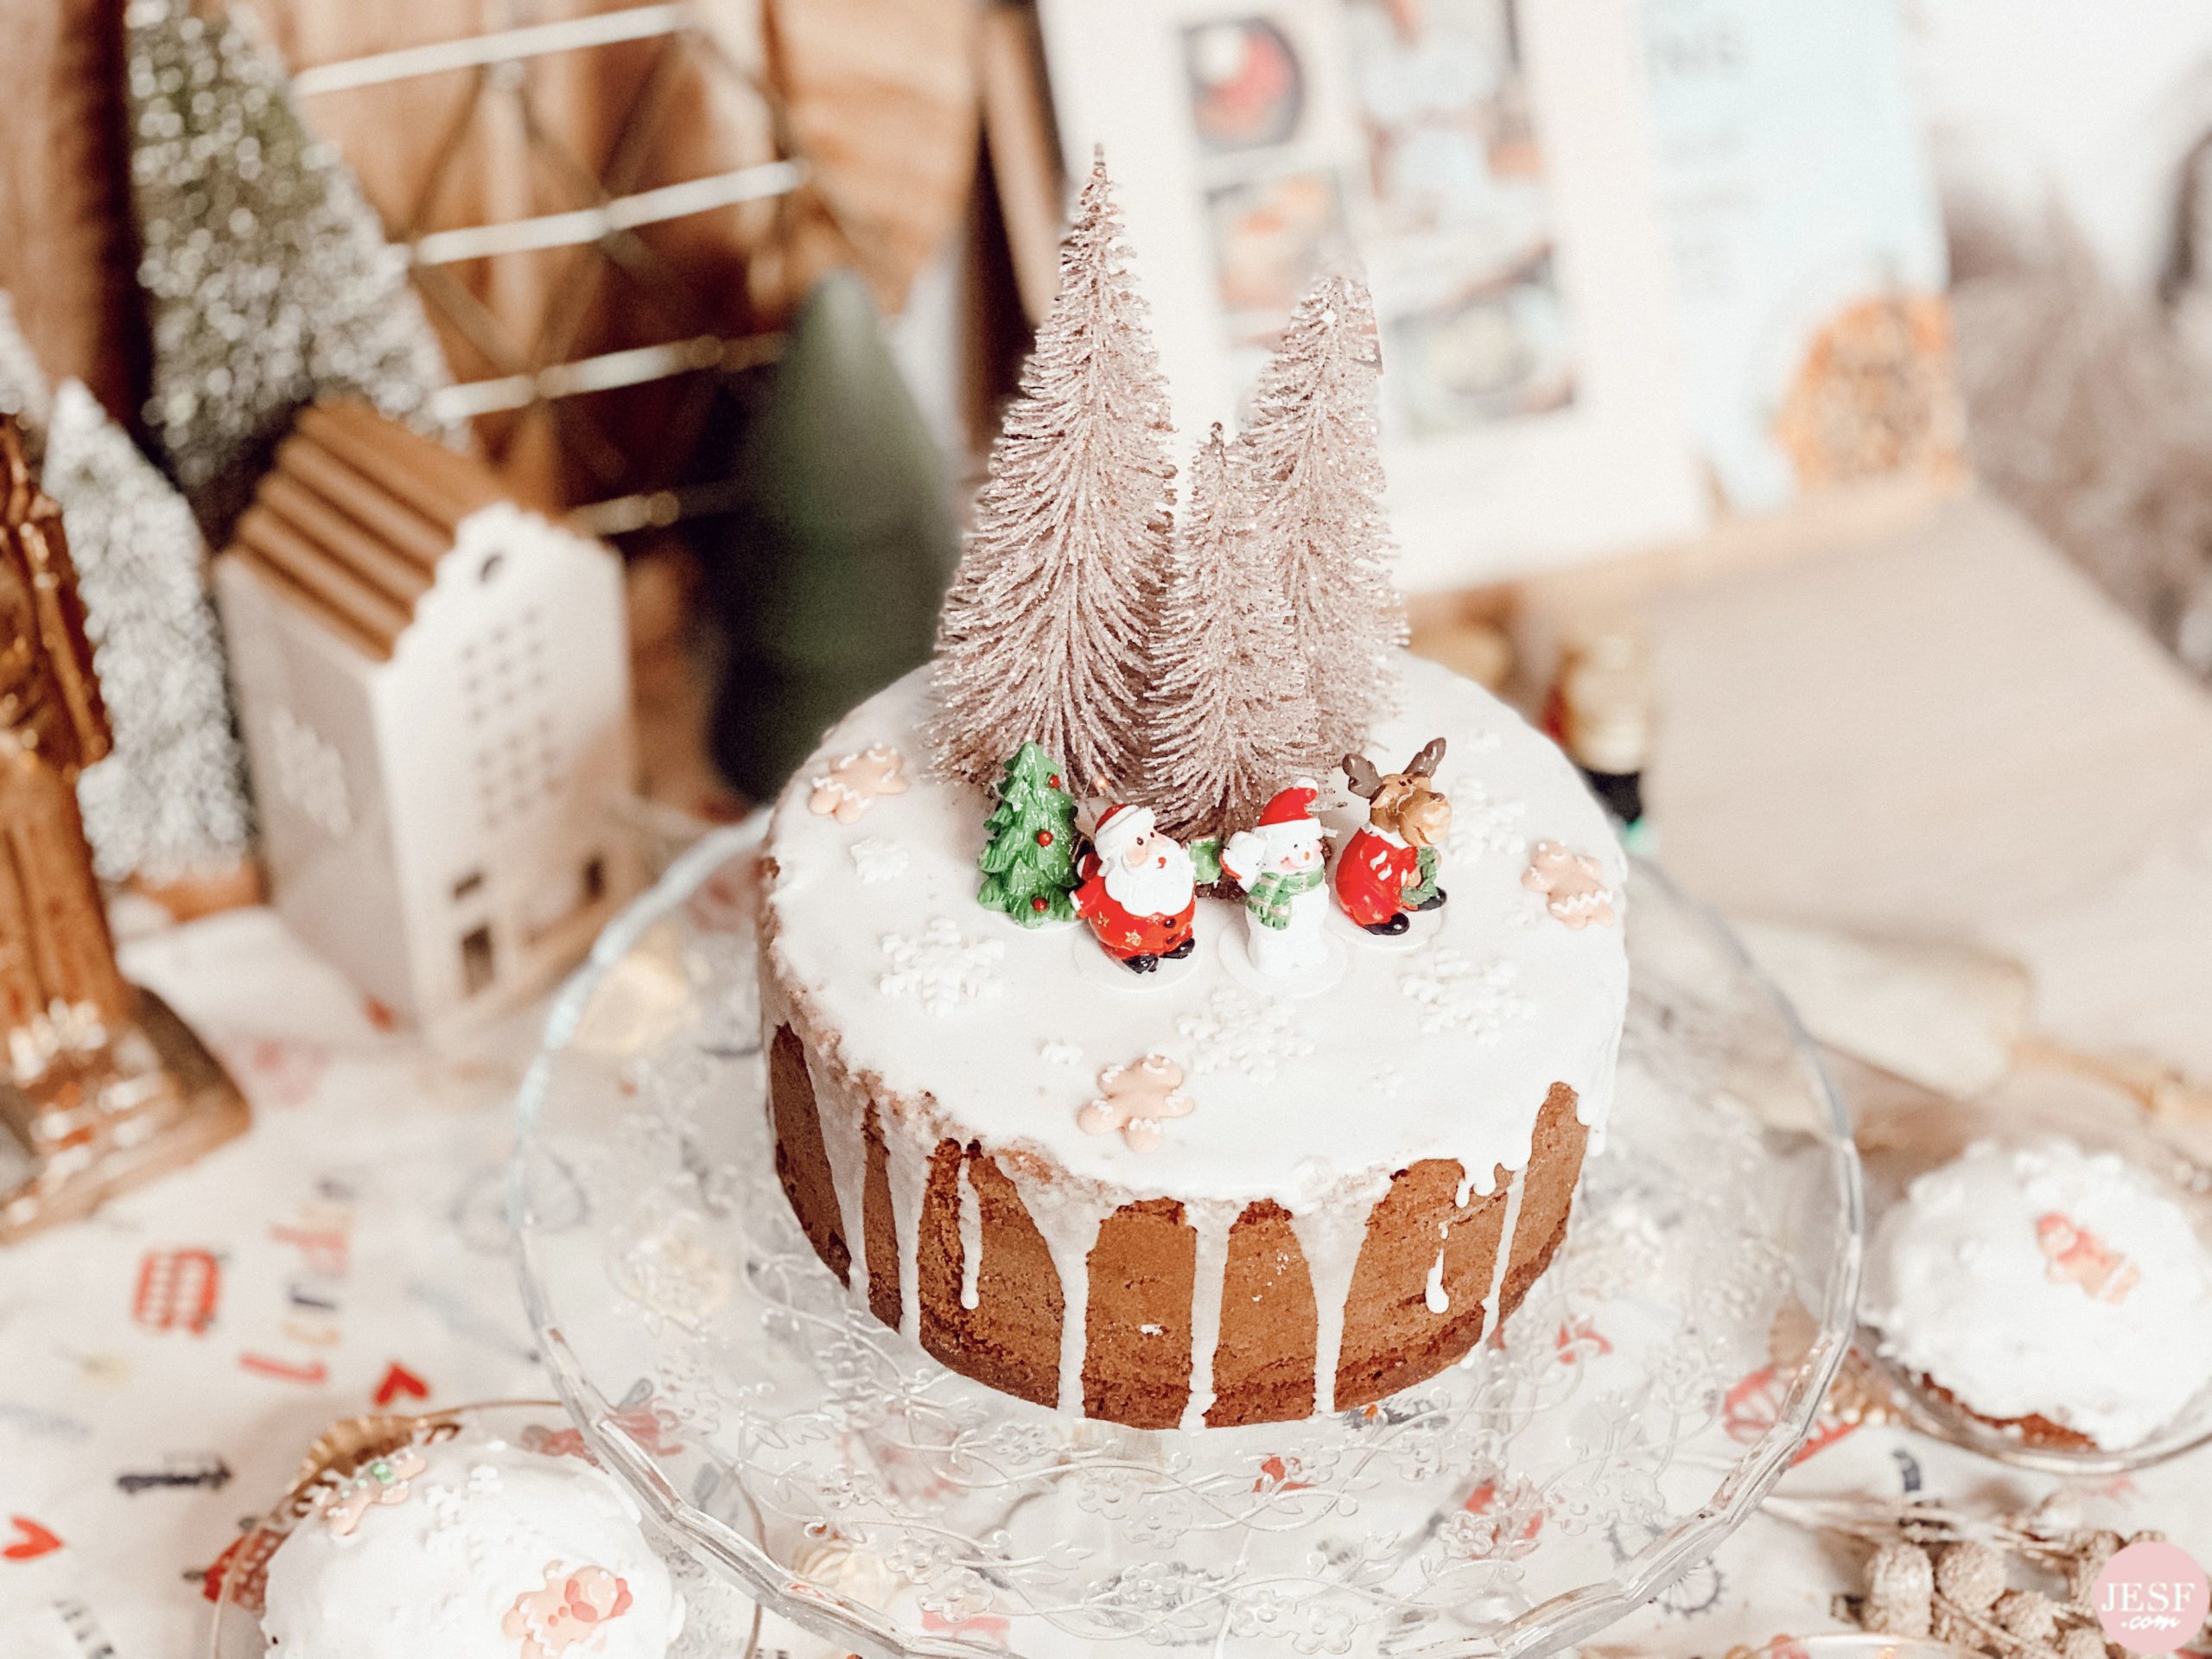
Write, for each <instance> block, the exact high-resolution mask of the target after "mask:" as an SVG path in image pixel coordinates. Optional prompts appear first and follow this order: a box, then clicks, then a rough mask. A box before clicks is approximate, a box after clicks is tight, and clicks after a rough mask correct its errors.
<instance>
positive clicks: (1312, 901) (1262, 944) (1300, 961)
mask: <svg viewBox="0 0 2212 1659" xmlns="http://www.w3.org/2000/svg"><path fill="white" fill-rule="evenodd" d="M1319 795H1320V791H1319V789H1318V788H1316V787H1315V785H1314V784H1313V780H1312V779H1306V778H1301V779H1299V780H1298V781H1297V782H1295V783H1294V784H1292V785H1290V786H1289V787H1288V788H1287V789H1284V790H1280V791H1277V792H1276V794H1275V796H1274V799H1272V800H1270V801H1269V802H1268V804H1267V806H1266V807H1265V808H1264V809H1263V810H1262V811H1261V813H1260V821H1259V822H1258V823H1255V824H1254V825H1253V826H1252V828H1250V829H1240V830H1238V831H1237V832H1236V834H1235V835H1233V836H1230V838H1229V844H1228V845H1227V846H1226V847H1224V848H1223V849H1222V850H1221V868H1223V869H1224V870H1225V871H1226V872H1228V874H1229V876H1230V880H1233V881H1235V882H1236V885H1237V886H1239V887H1243V889H1244V939H1245V944H1246V946H1247V948H1248V950H1249V952H1250V954H1251V957H1252V965H1253V966H1254V967H1255V968H1256V969H1259V970H1260V971H1261V972H1262V973H1263V974H1268V975H1271V976H1289V975H1294V974H1298V973H1302V972H1305V971H1306V970H1307V969H1315V968H1319V967H1323V966H1325V964H1326V963H1327V962H1328V959H1329V950H1328V944H1327V941H1326V940H1325V938H1323V937H1322V932H1321V924H1322V922H1323V920H1324V919H1325V918H1326V916H1327V914H1328V909H1329V881H1328V864H1329V850H1328V845H1327V843H1326V842H1324V841H1323V840H1322V838H1321V826H1320V824H1319V822H1318V821H1317V820H1316V819H1315V818H1314V817H1313V803H1314V802H1315V801H1316V800H1317V799H1318V798H1319Z"/></svg>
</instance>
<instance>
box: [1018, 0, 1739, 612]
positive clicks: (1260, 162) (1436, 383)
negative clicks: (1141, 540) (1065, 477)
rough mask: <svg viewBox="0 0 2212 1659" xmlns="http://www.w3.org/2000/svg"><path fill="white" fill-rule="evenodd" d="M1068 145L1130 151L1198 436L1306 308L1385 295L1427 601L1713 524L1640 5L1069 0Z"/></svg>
mask: <svg viewBox="0 0 2212 1659" xmlns="http://www.w3.org/2000/svg"><path fill="white" fill-rule="evenodd" d="M1039 16H1040V22H1041V23H1042V26H1043V35H1044V41H1045V46H1046V60H1047V64H1048V67H1049V69H1050V73H1051V76H1052V87H1053V98H1054V103H1055V106H1056V109H1057V111H1058V124H1059V127H1060V131H1061V137H1062V144H1063V149H1064V150H1065V153H1066V154H1068V155H1070V156H1084V155H1088V154H1089V153H1090V149H1091V147H1092V146H1093V145H1094V144H1103V145H1104V146H1105V149H1106V154H1107V158H1108V165H1109V168H1111V170H1112V172H1113V175H1114V176H1115V179H1116V182H1117V184H1118V186H1119V188H1120V193H1121V198H1122V205H1123V208H1124V212H1125V215H1126V219H1127V222H1128V230H1129V236H1130V241H1131V245H1132V246H1133V248H1134V249H1135V257H1136V260H1137V275H1138V278H1139V280H1140V282H1141V283H1142V284H1143V286H1144V289H1145V291H1146V292H1147V295H1148V296H1150V298H1151V301H1152V304H1153V311H1154V328H1155V332H1156V334H1157V338H1158V343H1159V346H1160V356H1161V361H1162V365H1163V367H1164V368H1165V370H1166V373H1167V376H1168V379H1169V382H1170V386H1171V391H1172V395H1173V407H1174V413H1175V419H1176V423H1177V426H1178V428H1179V435H1180V437H1181V439H1182V440H1184V441H1185V442H1194V441H1195V438H1194V435H1196V434H1198V433H1200V432H1203V431H1204V430H1205V429H1206V427H1207V425H1208V424H1209V423H1211V422H1213V421H1216V420H1222V421H1225V422H1234V420H1235V419H1236V416H1237V414H1238V412H1239V404H1240V400H1241V399H1242V398H1243V397H1244V396H1245V395H1246V393H1247V392H1248V391H1249V387H1250V385H1251V384H1252V381H1253V378H1254V377H1255V374H1256V372H1257V370H1258V367H1259V365H1260V364H1261V363H1262V361H1263V360H1264V359H1265V357H1266V354H1267V353H1268V349H1269V348H1270V346H1272V344H1273V342H1274V338H1275V335H1276V334H1277V332H1278V331H1279V329H1280V328H1281V324H1282V321H1284V319H1285V318H1286V317H1287V315H1288V313H1289V310H1290V308H1291V306H1292V305H1293V304H1294V302H1295V301H1296V298H1297V296H1298V294H1299V292H1300V290H1301V289H1303V287H1304V286H1305V284H1306V282H1307V281H1308V280H1310V278H1311V277H1312V275H1313V273H1314V272H1315V271H1316V270H1319V269H1321V268H1323V267H1324V266H1325V265H1327V264H1334V263H1339V262H1344V261H1354V262H1357V265H1358V266H1359V267H1360V268H1361V269H1363V271H1364V273H1365V274H1366V276H1367V277H1368V280H1369V282H1370V284H1371V286H1372V287H1373V289H1374V291H1375V296H1376V316H1377V323H1378V328H1379V331H1380V334H1381V337H1382V350H1383V371H1384V372H1383V409H1382V411H1381V412H1382V416H1383V432H1384V444H1385V455H1384V459H1385V464H1386V467H1387V468H1388V471H1389V479H1390V499H1391V510H1392V516H1393V520H1394V524H1395V531H1396V533H1397V536H1398V538H1399V542H1400V543H1401V574H1402V579H1403V580H1404V582H1406V584H1407V585H1408V587H1409V588H1414V589H1416V590H1418V589H1424V588H1453V587H1464V586H1466V585H1470V584H1471V583H1475V582H1482V581H1486V580H1491V579H1495V578H1498V577H1503V576H1506V575H1516V574H1520V573H1522V572H1525V571H1527V570H1529V569H1535V568H1538V567H1541V566H1544V565H1548V564H1555V563H1560V562H1564V561H1567V560H1572V559H1578V558H1582V557H1586V556H1592V555H1593V554H1598V553H1602V552H1607V551H1617V550H1624V549H1627V548H1632V547H1637V546H1643V545H1650V544H1654V543H1663V542H1666V541H1669V540H1675V539H1679V538H1681V537H1686V536H1689V535H1693V534H1694V533H1696V532H1697V531H1699V530H1700V528H1701V527H1702V526H1703V524H1705V522H1706V519H1707V498H1706V495H1705V493H1704V491H1703V490H1702V488H1701V486H1700V480H1699V472H1698V468H1697V467H1696V464H1695V460H1694V450H1693V446H1692V443H1691V441H1690V435H1689V430H1688V418H1687V410H1688V397H1687V392H1686V388H1685V385H1684V381H1683V378H1682V372H1681V365H1680V362H1679V360H1678V353H1677V351H1676V348H1675V339H1676V332H1675V319H1674V315H1673V310H1672V294H1671V287H1670V282H1671V278H1670V273H1669V268H1668V257H1667V242H1666V237H1665V232H1664V228H1663V226H1662V222H1661V218H1660V213H1659V207H1658V200H1659V199H1658V192H1657V190H1656V184H1655V179H1654V174H1653V159H1652V154H1651V149H1650V142H1649V124H1648V121H1647V120H1646V118H1645V106H1644V89H1643V76H1642V67H1641V60H1640V56H1639V35H1638V32H1637V31H1638V28H1639V23H1638V8H1637V5H1636V4H1635V3H1633V0H1545V3H1543V4H1542V5H1541V6H1537V5H1533V4H1529V3H1527V0H1123V3H1120V4H1117V5H1115V6H1112V7H1103V6H1098V5H1096V4H1092V3H1087V0H1041V4H1040V11H1039Z"/></svg>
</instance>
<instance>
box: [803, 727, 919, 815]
mask: <svg viewBox="0 0 2212 1659" xmlns="http://www.w3.org/2000/svg"><path fill="white" fill-rule="evenodd" d="M905 765H906V757H905V756H904V755H902V754H900V753H899V751H898V750H896V749H894V748H893V747H891V746H890V745H889V744H888V743H877V744H874V745H872V746H871V747H868V748H865V749H861V750H860V751H858V752H857V753H852V754H844V755H840V756H838V757H837V759H836V760H832V761H831V762H830V763H829V771H827V772H823V773H821V774H820V775H818V776H817V777H815V778H813V779H810V780H809V781H810V782H811V783H812V785H814V792H813V793H812V794H811V795H810V796H808V797H807V798H806V810H808V811H810V812H811V813H813V814H814V816H815V817H817V818H835V819H836V820H837V822H838V823H854V822H855V821H856V820H857V819H859V818H860V817H861V815H862V814H863V813H865V812H866V811H867V810H868V808H869V807H871V806H873V805H874V804H875V798H876V797H877V796H879V795H904V794H905V793H906V779H905V778H904V777H902V776H900V774H899V769H900V768H901V767H902V766H905Z"/></svg>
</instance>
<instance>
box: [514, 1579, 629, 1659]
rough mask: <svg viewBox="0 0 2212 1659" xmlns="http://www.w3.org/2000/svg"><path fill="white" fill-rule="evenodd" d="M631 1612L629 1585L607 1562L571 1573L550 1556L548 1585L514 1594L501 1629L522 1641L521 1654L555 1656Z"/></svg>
mask: <svg viewBox="0 0 2212 1659" xmlns="http://www.w3.org/2000/svg"><path fill="white" fill-rule="evenodd" d="M628 1611H630V1586H629V1584H628V1583H627V1582H626V1580H622V1579H620V1578H618V1577H617V1576H616V1575H615V1574H613V1573H610V1572H608V1571H607V1569H606V1568H605V1567H578V1568H577V1569H576V1570H575V1572H573V1573H571V1572H569V1571H568V1570H567V1569H566V1568H564V1567H563V1566H562V1565H561V1563H560V1562H558V1561H548V1562H547V1563H546V1564H545V1585H544V1587H543V1589H539V1590H525V1591H524V1592H522V1594H521V1595H519V1596H518V1597H516V1598H515V1605H513V1606H512V1607H511V1608H509V1609H508V1610H507V1614H506V1617H505V1618H502V1619H501V1620H500V1621H499V1633H500V1634H501V1635H502V1636H505V1637H507V1638H508V1639H509V1640H511V1641H519V1642H520V1643H522V1647H521V1649H520V1659H557V1656H558V1655H561V1654H564V1653H566V1652H568V1650H569V1649H570V1648H573V1647H575V1646H578V1645H579V1644H581V1643H588V1642H590V1641H591V1639H592V1637H595V1636H597V1635H598V1634H599V1632H600V1630H601V1629H602V1628H603V1627H604V1626H606V1625H607V1624H612V1623H613V1621H614V1620H616V1619H618V1618H621V1617H622V1615H623V1614H625V1613H626V1612H628Z"/></svg>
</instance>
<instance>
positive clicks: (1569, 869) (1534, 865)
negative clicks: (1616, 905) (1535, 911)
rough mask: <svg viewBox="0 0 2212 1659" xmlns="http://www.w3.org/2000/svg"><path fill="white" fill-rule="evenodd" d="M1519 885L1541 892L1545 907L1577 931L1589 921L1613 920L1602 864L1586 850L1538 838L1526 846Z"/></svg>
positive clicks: (1556, 917) (1611, 892)
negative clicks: (1526, 858) (1525, 864)
mask: <svg viewBox="0 0 2212 1659" xmlns="http://www.w3.org/2000/svg"><path fill="white" fill-rule="evenodd" d="M1521 885H1522V887H1526V888H1528V889H1529V892H1531V893H1542V894H1543V895H1544V908H1545V909H1546V910H1548V911H1549V912H1551V913H1552V916H1553V918H1554V919H1555V920H1558V921H1562V922H1565V923H1566V924H1567V926H1568V927H1569V928H1570V929H1572V930H1573V931H1575V932H1577V933H1579V932H1580V931H1582V930H1583V929H1584V928H1586V927H1587V926H1589V925H1590V924H1591V923H1592V922H1613V921H1617V920H1618V919H1619V918H1618V917H1616V916H1615V915H1614V913H1613V891H1612V889H1611V887H1607V886H1606V885H1605V868H1604V867H1603V866H1602V865H1600V864H1599V862H1598V861H1597V860H1596V859H1594V858H1592V857H1590V856H1589V855H1587V854H1586V853H1578V852H1574V851H1573V850H1571V849H1568V848H1565V847H1562V846H1560V844H1559V843H1558V842H1555V841H1540V842H1537V843H1536V844H1535V846H1533V847H1531V848H1530V849H1529V868H1528V869H1527V870H1526V871H1525V872H1523V874H1522V877H1521Z"/></svg>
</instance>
